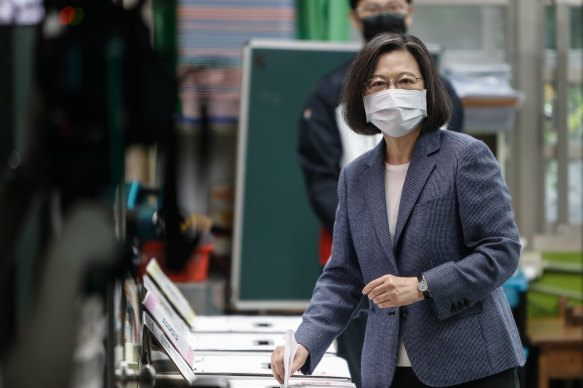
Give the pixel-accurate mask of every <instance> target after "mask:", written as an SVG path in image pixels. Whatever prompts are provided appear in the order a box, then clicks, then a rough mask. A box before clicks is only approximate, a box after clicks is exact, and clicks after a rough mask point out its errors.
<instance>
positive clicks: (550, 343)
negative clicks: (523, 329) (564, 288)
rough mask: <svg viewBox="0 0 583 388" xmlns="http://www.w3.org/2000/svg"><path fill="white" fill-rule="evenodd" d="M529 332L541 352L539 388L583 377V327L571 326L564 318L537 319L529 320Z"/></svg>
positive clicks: (533, 342) (531, 341)
mask: <svg viewBox="0 0 583 388" xmlns="http://www.w3.org/2000/svg"><path fill="white" fill-rule="evenodd" d="M527 333H528V337H529V339H530V344H531V346H533V347H538V349H539V353H538V354H539V356H538V386H539V388H548V386H549V380H550V379H579V378H581V377H582V376H583V326H567V325H565V321H564V318H535V319H529V320H528V324H527Z"/></svg>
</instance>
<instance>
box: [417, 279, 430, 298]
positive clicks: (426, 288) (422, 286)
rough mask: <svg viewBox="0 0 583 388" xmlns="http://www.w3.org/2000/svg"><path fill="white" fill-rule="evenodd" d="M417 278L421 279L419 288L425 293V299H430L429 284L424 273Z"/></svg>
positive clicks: (418, 284)
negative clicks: (424, 277)
mask: <svg viewBox="0 0 583 388" xmlns="http://www.w3.org/2000/svg"><path fill="white" fill-rule="evenodd" d="M417 280H418V281H419V283H417V289H418V290H419V291H421V292H422V293H423V297H424V298H425V299H428V298H429V297H430V295H429V286H428V285H427V282H426V281H425V279H423V275H419V276H417Z"/></svg>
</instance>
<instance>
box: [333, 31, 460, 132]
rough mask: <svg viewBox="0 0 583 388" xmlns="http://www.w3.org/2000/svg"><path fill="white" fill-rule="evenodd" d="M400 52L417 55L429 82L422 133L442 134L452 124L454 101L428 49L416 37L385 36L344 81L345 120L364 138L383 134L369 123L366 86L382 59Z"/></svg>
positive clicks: (374, 41)
mask: <svg viewBox="0 0 583 388" xmlns="http://www.w3.org/2000/svg"><path fill="white" fill-rule="evenodd" d="M397 50H406V51H408V52H409V53H411V55H413V57H414V58H415V60H416V61H417V64H418V65H419V69H420V71H421V76H422V77H423V81H424V82H425V88H426V89H427V117H426V118H425V119H424V120H423V122H422V127H421V132H430V131H435V130H438V129H439V127H441V126H442V125H444V124H446V123H447V122H448V121H449V118H450V115H451V111H452V102H451V97H450V96H449V94H448V93H447V90H446V89H445V87H444V86H443V84H442V83H441V78H440V76H439V73H438V72H437V70H436V69H435V65H434V63H433V58H432V57H431V54H430V53H429V51H428V50H427V47H425V45H424V44H423V42H421V40H419V39H418V38H416V37H415V36H413V35H409V34H393V33H383V34H379V35H377V36H375V37H374V38H373V39H371V40H370V41H369V42H368V43H367V44H366V45H365V46H364V47H363V48H362V50H360V52H359V53H358V54H357V56H356V58H354V61H353V62H352V64H351V65H350V68H349V69H348V73H347V75H346V79H345V80H344V86H343V89H342V104H343V105H344V119H345V120H346V123H347V124H348V126H349V127H350V128H352V130H353V131H354V132H356V133H359V134H363V135H373V134H375V133H379V132H380V131H379V129H378V128H377V127H376V126H374V124H372V123H367V122H366V113H365V110H364V102H363V100H362V97H363V91H364V87H365V86H364V83H365V82H366V81H367V80H368V79H369V78H370V77H371V76H372V75H373V73H374V69H375V67H376V64H377V61H378V58H379V56H380V55H381V54H384V53H387V52H392V51H397Z"/></svg>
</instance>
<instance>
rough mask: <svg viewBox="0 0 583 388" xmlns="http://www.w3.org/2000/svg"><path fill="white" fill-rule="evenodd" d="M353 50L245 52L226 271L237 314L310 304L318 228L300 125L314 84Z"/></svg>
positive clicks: (303, 47) (268, 44)
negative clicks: (302, 158)
mask: <svg viewBox="0 0 583 388" xmlns="http://www.w3.org/2000/svg"><path fill="white" fill-rule="evenodd" d="M358 48H359V46H358V45H357V44H345V43H328V42H313V41H265V40H251V41H250V42H249V43H248V44H246V45H245V47H244V48H243V85H242V93H241V111H240V118H239V134H238V147H237V179H236V180H237V183H236V199H235V223H234V225H235V226H234V236H233V237H234V238H233V264H232V272H231V289H232V296H231V302H232V304H233V306H234V307H235V309H237V310H295V309H302V308H305V307H307V305H308V302H309V299H310V297H311V295H312V291H313V289H314V285H315V283H316V280H317V278H318V276H319V274H320V266H319V264H318V240H319V233H320V225H319V222H318V220H317V219H316V216H315V214H314V212H313V211H312V209H311V207H310V204H309V200H308V195H307V192H306V189H305V184H304V179H303V175H302V172H301V169H300V165H299V160H298V155H297V143H298V122H299V118H300V114H301V112H302V108H303V106H304V103H305V102H306V99H307V96H308V94H309V92H310V91H311V89H312V87H313V86H314V84H315V83H316V82H317V80H318V79H319V78H320V77H322V76H323V75H324V74H326V73H328V72H330V71H332V70H333V69H334V68H336V67H338V66H340V65H342V64H344V63H347V62H349V61H350V60H351V59H352V58H353V57H354V55H355V53H356V52H357V51H358Z"/></svg>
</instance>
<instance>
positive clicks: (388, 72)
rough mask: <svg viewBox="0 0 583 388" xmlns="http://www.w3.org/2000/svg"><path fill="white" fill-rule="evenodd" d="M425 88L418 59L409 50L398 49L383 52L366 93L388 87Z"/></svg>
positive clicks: (368, 82) (368, 81)
mask: <svg viewBox="0 0 583 388" xmlns="http://www.w3.org/2000/svg"><path fill="white" fill-rule="evenodd" d="M394 88H398V89H406V90H423V89H424V88H425V82H424V81H423V78H421V71H420V70H419V65H418V64H417V61H416V60H415V58H414V57H413V55H411V53H410V52H409V51H407V50H396V51H391V52H387V53H384V54H381V55H380V56H379V58H378V61H377V64H376V67H375V69H374V72H373V75H372V76H371V78H370V79H369V80H367V87H365V88H364V95H369V94H373V93H376V92H379V91H382V90H386V89H394Z"/></svg>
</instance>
